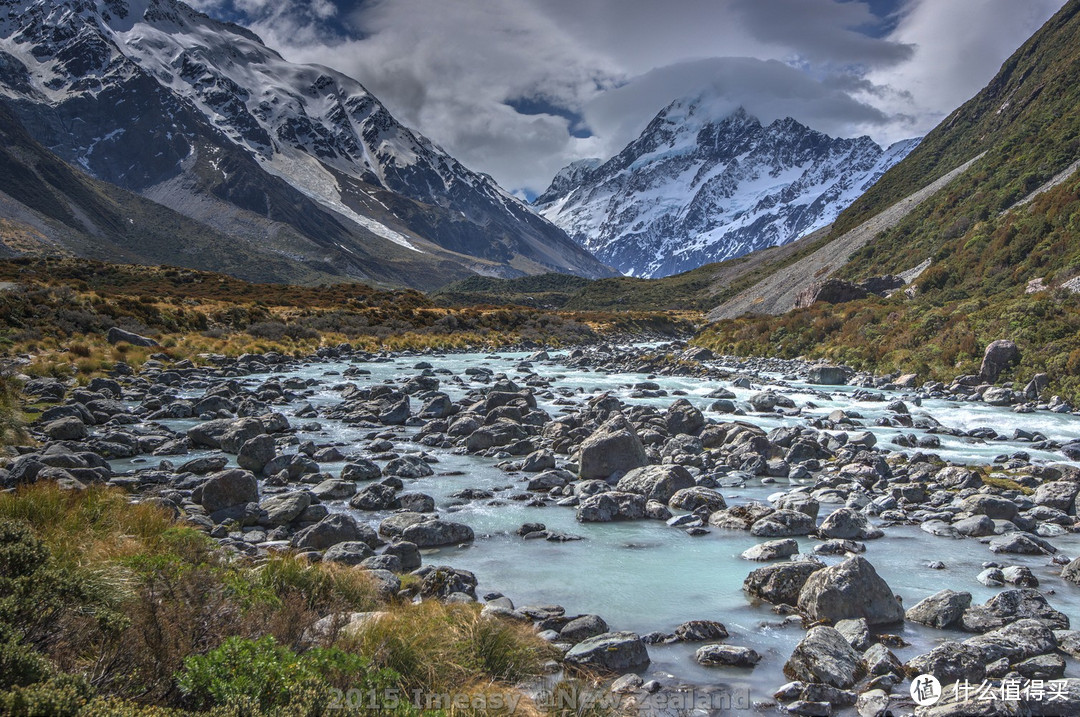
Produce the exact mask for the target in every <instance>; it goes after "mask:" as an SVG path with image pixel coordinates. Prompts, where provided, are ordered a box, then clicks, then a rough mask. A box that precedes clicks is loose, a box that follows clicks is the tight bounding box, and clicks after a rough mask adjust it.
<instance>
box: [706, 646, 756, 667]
mask: <svg viewBox="0 0 1080 717" xmlns="http://www.w3.org/2000/svg"><path fill="white" fill-rule="evenodd" d="M694 659H695V660H697V663H698V664H699V665H705V666H706V667H753V666H754V665H756V664H757V663H759V662H761V655H759V654H758V653H757V652H755V651H754V650H752V649H750V648H749V647H739V646H737V645H705V646H703V647H699V648H698V650H697V652H696V653H694Z"/></svg>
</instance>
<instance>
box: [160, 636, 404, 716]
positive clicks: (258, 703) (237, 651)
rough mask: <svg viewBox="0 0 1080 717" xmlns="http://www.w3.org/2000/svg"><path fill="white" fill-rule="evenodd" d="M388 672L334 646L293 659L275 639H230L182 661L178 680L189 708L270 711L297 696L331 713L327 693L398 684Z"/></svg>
mask: <svg viewBox="0 0 1080 717" xmlns="http://www.w3.org/2000/svg"><path fill="white" fill-rule="evenodd" d="M396 678H397V675H395V674H394V673H393V672H391V671H389V670H376V669H373V668H371V663H370V661H369V660H368V659H367V658H364V657H361V656H359V655H354V654H351V653H348V652H344V651H342V650H339V649H337V648H326V649H323V648H316V649H313V650H309V651H308V652H305V653H303V654H301V655H297V654H296V653H294V652H293V651H292V650H290V649H288V648H287V647H283V646H282V645H279V644H278V643H277V642H276V641H275V640H274V638H273V637H270V636H266V637H263V638H260V639H258V640H245V639H242V638H237V637H233V638H229V639H228V640H226V641H225V642H224V643H222V645H221V646H220V647H218V648H216V649H214V650H211V651H210V652H208V653H207V654H205V655H195V656H192V657H189V658H188V659H187V660H185V661H184V669H183V671H182V672H181V673H180V674H179V675H178V676H177V682H178V684H179V685H180V690H181V692H183V693H184V695H186V697H187V698H188V700H189V701H190V703H191V704H192V706H194V707H196V708H198V709H208V708H211V707H214V706H233V705H248V706H251V707H257V708H258V709H260V710H264V711H269V710H274V709H276V708H285V707H288V706H289V705H290V704H295V700H296V699H297V697H298V696H299V695H301V694H303V695H304V702H305V704H307V705H308V706H309V707H310V708H311V710H312V712H311V713H312V714H318V713H321V712H322V711H323V710H329V709H330V707H329V705H330V703H331V701H332V699H333V693H332V692H331V690H333V689H339V690H345V689H358V690H360V691H361V692H363V693H368V692H370V691H372V690H374V691H375V693H382V692H383V691H384V690H386V689H387V688H389V687H391V686H392V685H393V684H394V683H395V681H396Z"/></svg>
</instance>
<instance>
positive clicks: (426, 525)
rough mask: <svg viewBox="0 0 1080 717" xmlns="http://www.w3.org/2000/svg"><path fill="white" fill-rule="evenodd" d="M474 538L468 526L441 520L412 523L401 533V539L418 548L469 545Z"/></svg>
mask: <svg viewBox="0 0 1080 717" xmlns="http://www.w3.org/2000/svg"><path fill="white" fill-rule="evenodd" d="M474 538H475V535H474V534H473V529H472V528H470V527H469V526H467V525H464V524H462V523H455V522H453V521H449V520H441V519H436V520H425V521H424V522H422V523H414V524H412V525H410V526H408V527H406V528H405V529H404V530H402V531H401V539H402V540H406V541H408V542H410V543H415V544H416V546H417V547H418V548H435V547H439V546H442V545H457V544H458V543H469V542H472V540H473V539H474Z"/></svg>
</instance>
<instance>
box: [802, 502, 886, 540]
mask: <svg viewBox="0 0 1080 717" xmlns="http://www.w3.org/2000/svg"><path fill="white" fill-rule="evenodd" d="M818 534H819V535H821V536H823V537H825V538H841V539H849V540H872V539H874V538H880V537H881V536H882V535H884V533H883V532H882V531H881V529H880V528H876V527H874V526H873V525H871V524H870V520H869V519H868V518H867V517H866V516H865V515H864V514H862V513H860V512H858V511H855V510H852V509H851V508H838V509H836V510H834V511H833V512H832V513H830V514H829V515H828V516H827V517H826V518H825V520H823V521H822V523H821V526H820V527H819V528H818Z"/></svg>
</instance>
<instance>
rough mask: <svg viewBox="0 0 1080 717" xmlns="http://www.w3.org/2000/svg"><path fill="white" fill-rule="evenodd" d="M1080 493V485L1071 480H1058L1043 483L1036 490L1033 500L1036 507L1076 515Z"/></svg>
mask: <svg viewBox="0 0 1080 717" xmlns="http://www.w3.org/2000/svg"><path fill="white" fill-rule="evenodd" d="M1077 493H1080V483H1077V482H1075V481H1071V480H1056V481H1053V482H1050V483H1043V484H1042V485H1040V486H1039V487H1038V488H1036V489H1035V495H1033V496H1032V497H1031V499H1032V500H1033V501H1034V502H1035V505H1045V506H1047V507H1048V508H1056V509H1057V510H1060V511H1063V512H1065V513H1069V514H1075V513H1076V495H1077Z"/></svg>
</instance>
